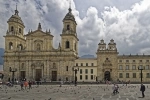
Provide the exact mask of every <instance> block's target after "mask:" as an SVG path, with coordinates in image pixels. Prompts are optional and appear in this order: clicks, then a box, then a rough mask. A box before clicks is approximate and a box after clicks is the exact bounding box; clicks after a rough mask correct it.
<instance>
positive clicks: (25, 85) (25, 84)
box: [24, 81, 28, 89]
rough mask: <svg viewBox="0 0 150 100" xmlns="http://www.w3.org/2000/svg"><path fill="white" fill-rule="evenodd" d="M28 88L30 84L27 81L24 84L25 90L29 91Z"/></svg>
mask: <svg viewBox="0 0 150 100" xmlns="http://www.w3.org/2000/svg"><path fill="white" fill-rule="evenodd" d="M27 86H28V82H27V81H25V82H24V87H25V89H27Z"/></svg>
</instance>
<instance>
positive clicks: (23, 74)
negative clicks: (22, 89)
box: [20, 71, 26, 80]
mask: <svg viewBox="0 0 150 100" xmlns="http://www.w3.org/2000/svg"><path fill="white" fill-rule="evenodd" d="M25 77H26V71H21V72H20V78H21V80H24V79H25Z"/></svg>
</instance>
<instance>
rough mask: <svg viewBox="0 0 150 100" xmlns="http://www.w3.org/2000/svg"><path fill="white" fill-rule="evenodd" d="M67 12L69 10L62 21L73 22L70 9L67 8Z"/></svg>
mask: <svg viewBox="0 0 150 100" xmlns="http://www.w3.org/2000/svg"><path fill="white" fill-rule="evenodd" d="M68 10H69V12H68V13H67V14H66V16H65V18H64V19H63V21H64V20H72V21H75V18H74V15H73V14H72V9H71V8H69V9H68Z"/></svg>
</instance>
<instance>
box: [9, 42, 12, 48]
mask: <svg viewBox="0 0 150 100" xmlns="http://www.w3.org/2000/svg"><path fill="white" fill-rule="evenodd" d="M12 49H13V43H12V42H9V50H12Z"/></svg>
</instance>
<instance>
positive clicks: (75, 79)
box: [72, 67, 79, 86]
mask: <svg viewBox="0 0 150 100" xmlns="http://www.w3.org/2000/svg"><path fill="white" fill-rule="evenodd" d="M72 70H73V71H74V72H75V77H74V85H75V86H77V71H79V68H78V69H75V68H74V67H73V68H72Z"/></svg>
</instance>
